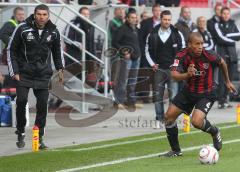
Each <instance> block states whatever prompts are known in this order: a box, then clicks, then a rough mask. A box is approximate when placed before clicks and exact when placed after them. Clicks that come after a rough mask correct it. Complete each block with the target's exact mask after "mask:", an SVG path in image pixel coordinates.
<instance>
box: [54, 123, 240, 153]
mask: <svg viewBox="0 0 240 172" xmlns="http://www.w3.org/2000/svg"><path fill="white" fill-rule="evenodd" d="M234 127H240V125H237V124H234V125H228V126H224V127H220V129H228V128H234ZM200 132H202V131H201V130H197V131H191V132H189V133H180V134H179V136H182V135H188V134H196V133H200ZM165 138H167V136H158V137H150V138H144V139H138V140H131V141H125V142H118V143H112V144H105V145H99V146H92V147H86V148H79V149H64V150H61V149H52V151H76V152H78V151H79V152H80V151H87V150H95V149H102V148H109V147H114V146H121V145H126V144H133V143H139V142H146V141H153V140H158V139H165Z"/></svg>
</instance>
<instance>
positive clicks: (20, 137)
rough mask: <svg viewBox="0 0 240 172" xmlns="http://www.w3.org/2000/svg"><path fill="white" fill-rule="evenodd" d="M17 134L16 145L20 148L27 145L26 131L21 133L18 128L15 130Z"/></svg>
mask: <svg viewBox="0 0 240 172" xmlns="http://www.w3.org/2000/svg"><path fill="white" fill-rule="evenodd" d="M15 134H17V136H18V137H17V140H18V141H17V142H16V145H17V147H18V148H23V147H24V146H25V142H24V138H25V133H20V132H19V131H18V130H17V131H15Z"/></svg>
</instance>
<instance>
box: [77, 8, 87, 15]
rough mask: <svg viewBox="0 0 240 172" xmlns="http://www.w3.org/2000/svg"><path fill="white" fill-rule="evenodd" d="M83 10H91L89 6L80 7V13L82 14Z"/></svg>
mask: <svg viewBox="0 0 240 172" xmlns="http://www.w3.org/2000/svg"><path fill="white" fill-rule="evenodd" d="M83 10H89V8H88V7H81V8H80V9H79V13H80V14H81V13H82V11H83Z"/></svg>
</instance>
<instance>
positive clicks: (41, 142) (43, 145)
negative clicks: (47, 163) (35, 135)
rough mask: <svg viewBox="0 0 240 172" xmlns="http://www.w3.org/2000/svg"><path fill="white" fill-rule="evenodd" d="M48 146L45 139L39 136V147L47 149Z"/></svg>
mask: <svg viewBox="0 0 240 172" xmlns="http://www.w3.org/2000/svg"><path fill="white" fill-rule="evenodd" d="M48 148H49V147H48V146H46V145H45V144H44V142H43V139H42V138H41V137H40V138H39V149H40V150H47V149H48Z"/></svg>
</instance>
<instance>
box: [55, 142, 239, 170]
mask: <svg viewBox="0 0 240 172" xmlns="http://www.w3.org/2000/svg"><path fill="white" fill-rule="evenodd" d="M237 142H240V139H235V140H228V141H225V142H223V144H230V143H237ZM202 146H203V145H199V146H192V147H187V148H183V149H182V152H188V151H193V150H196V149H200V148H201V147H202ZM165 153H166V152H160V153H155V154H148V155H144V156H137V157H129V158H123V159H119V160H115V161H108V162H103V163H97V164H92V165H87V166H82V167H77V168H71V169H65V170H61V171H57V172H75V171H80V170H86V169H90V168H96V167H103V166H108V165H115V164H121V163H124V162H129V161H135V160H141V159H147V158H153V157H156V156H159V155H163V154H165Z"/></svg>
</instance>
